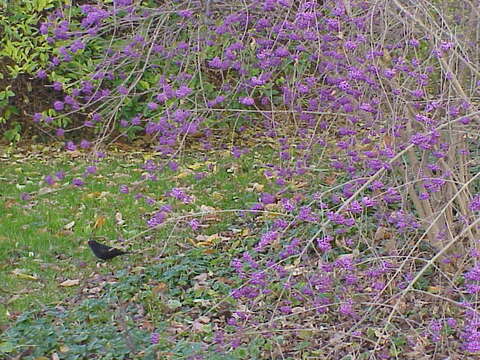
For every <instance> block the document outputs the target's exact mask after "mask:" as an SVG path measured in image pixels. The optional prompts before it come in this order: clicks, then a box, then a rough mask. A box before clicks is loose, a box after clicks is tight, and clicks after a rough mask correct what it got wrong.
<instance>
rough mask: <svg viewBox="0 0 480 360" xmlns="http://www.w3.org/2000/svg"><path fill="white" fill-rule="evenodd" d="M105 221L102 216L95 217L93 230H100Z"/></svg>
mask: <svg viewBox="0 0 480 360" xmlns="http://www.w3.org/2000/svg"><path fill="white" fill-rule="evenodd" d="M106 221H107V218H106V217H105V216H103V215H100V216H97V218H96V219H95V224H93V228H94V229H98V228H101V227H102V226H103V225H105V222H106Z"/></svg>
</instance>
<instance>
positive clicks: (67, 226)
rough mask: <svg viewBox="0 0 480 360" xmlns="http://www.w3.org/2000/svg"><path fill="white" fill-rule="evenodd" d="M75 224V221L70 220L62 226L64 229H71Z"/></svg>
mask: <svg viewBox="0 0 480 360" xmlns="http://www.w3.org/2000/svg"><path fill="white" fill-rule="evenodd" d="M74 226H75V221H70V222H69V223H68V224H67V225H65V226H64V227H63V229H64V230H71V229H72V228H73V227H74Z"/></svg>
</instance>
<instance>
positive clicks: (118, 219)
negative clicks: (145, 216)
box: [115, 211, 125, 225]
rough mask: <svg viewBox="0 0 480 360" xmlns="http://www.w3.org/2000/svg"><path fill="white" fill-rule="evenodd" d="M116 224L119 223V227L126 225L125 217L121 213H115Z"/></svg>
mask: <svg viewBox="0 0 480 360" xmlns="http://www.w3.org/2000/svg"><path fill="white" fill-rule="evenodd" d="M115 222H116V223H117V225H123V224H125V220H123V215H122V213H121V212H120V211H119V212H117V213H115Z"/></svg>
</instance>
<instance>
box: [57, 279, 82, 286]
mask: <svg viewBox="0 0 480 360" xmlns="http://www.w3.org/2000/svg"><path fill="white" fill-rule="evenodd" d="M78 284H80V279H69V280H65V281H64V282H62V283H60V286H63V287H71V286H77V285H78Z"/></svg>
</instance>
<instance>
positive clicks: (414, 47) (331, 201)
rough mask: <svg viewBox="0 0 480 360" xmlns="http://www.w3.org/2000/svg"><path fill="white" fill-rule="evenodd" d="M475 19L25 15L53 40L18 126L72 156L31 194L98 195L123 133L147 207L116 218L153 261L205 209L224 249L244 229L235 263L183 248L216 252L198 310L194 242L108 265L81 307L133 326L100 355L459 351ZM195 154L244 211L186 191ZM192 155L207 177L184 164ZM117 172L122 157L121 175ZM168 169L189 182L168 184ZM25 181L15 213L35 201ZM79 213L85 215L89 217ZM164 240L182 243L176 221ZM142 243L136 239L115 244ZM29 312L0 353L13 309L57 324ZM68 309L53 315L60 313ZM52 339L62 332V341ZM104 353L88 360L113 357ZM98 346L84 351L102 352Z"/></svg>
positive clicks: (305, 11) (468, 297)
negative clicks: (77, 159)
mask: <svg viewBox="0 0 480 360" xmlns="http://www.w3.org/2000/svg"><path fill="white" fill-rule="evenodd" d="M478 15H479V14H478V8H477V6H475V4H474V3H473V2H470V1H466V2H462V3H458V4H457V3H451V2H448V1H440V0H438V1H415V2H410V1H397V0H394V1H375V2H368V1H350V0H344V1H328V0H326V1H322V2H318V1H297V2H292V1H288V0H264V1H254V0H251V1H250V0H248V1H244V2H241V3H239V2H233V1H231V2H230V1H222V2H218V1H205V2H193V1H192V2H184V1H169V2H163V3H161V4H159V3H158V2H155V1H139V2H134V1H130V0H114V1H112V2H100V3H91V4H90V3H88V2H87V3H85V4H81V5H79V6H69V5H65V6H58V7H56V8H55V10H54V11H52V12H51V13H50V14H49V15H48V17H47V20H45V22H43V23H41V24H39V29H40V32H41V33H42V34H43V35H44V36H45V37H46V39H47V40H48V42H49V43H51V44H55V46H56V49H55V50H54V51H53V53H52V54H51V58H50V62H49V65H48V66H47V67H46V68H39V69H36V75H35V76H36V77H37V78H40V79H43V80H44V81H45V82H46V83H47V86H48V87H49V88H50V89H51V90H52V94H54V95H53V97H54V99H53V100H52V104H51V107H50V108H38V109H36V110H35V112H34V113H32V114H31V116H32V122H33V123H34V124H36V126H38V128H39V129H41V131H42V132H43V133H44V134H46V135H47V136H51V137H56V138H60V139H63V140H64V143H65V151H66V154H70V155H72V154H77V153H81V154H84V153H85V154H86V153H88V154H90V155H89V158H88V159H89V161H90V163H88V164H87V163H84V166H83V167H82V166H79V165H77V164H72V165H71V166H69V167H66V168H64V169H63V171H64V172H65V174H68V175H64V174H61V175H60V176H59V175H58V174H55V172H58V171H59V170H56V169H55V170H53V169H52V170H51V171H50V172H49V173H45V174H43V176H44V183H46V184H48V186H50V187H52V186H55V184H58V183H62V185H63V186H70V187H71V188H77V190H79V189H85V188H86V187H89V186H90V187H94V186H97V185H95V184H96V183H98V181H99V179H98V176H96V174H97V171H98V167H99V165H98V164H101V163H104V162H105V161H108V160H107V159H108V158H109V151H108V150H109V149H111V146H112V145H113V144H116V143H118V142H119V141H122V142H128V141H131V142H133V143H134V144H136V145H137V146H140V145H141V146H147V147H149V148H151V149H153V150H154V151H155V153H154V155H152V156H150V157H148V158H144V159H143V160H144V161H142V162H141V164H138V168H137V172H136V174H137V177H131V178H128V179H125V180H124V181H123V183H122V184H119V185H118V186H119V192H120V193H122V194H133V193H135V197H134V199H135V201H138V200H140V199H144V200H145V201H147V202H148V200H147V199H150V198H152V199H153V201H150V206H151V207H152V209H151V210H150V211H149V212H148V213H147V214H145V213H143V211H138V213H137V214H136V216H135V215H134V216H132V218H135V220H132V222H133V223H135V224H136V225H135V226H134V227H133V230H132V234H129V236H123V234H122V237H124V238H125V239H126V240H125V242H126V243H128V244H129V245H130V244H135V247H136V248H137V247H138V249H142V248H143V247H145V248H146V249H152V248H153V252H154V253H155V251H154V250H155V249H157V250H158V249H159V246H158V245H157V246H154V245H153V244H161V238H162V234H163V233H162V231H165V229H170V226H171V224H177V225H178V224H182V223H186V224H188V227H189V228H190V230H193V231H198V230H199V229H202V226H203V225H204V223H203V222H204V221H205V219H208V217H212V216H219V214H222V216H223V215H225V214H228V218H227V219H228V221H227V222H230V223H231V224H232V225H233V224H242V226H237V227H234V229H235V230H231V231H232V232H233V234H237V237H238V234H243V233H244V231H247V230H245V228H246V229H248V231H247V232H246V233H245V234H251V235H252V237H251V238H249V240H248V241H245V242H242V246H241V251H240V250H239V251H238V253H237V252H236V251H235V249H238V246H234V244H235V241H234V238H235V237H236V236H224V235H223V237H222V235H220V234H219V233H218V232H215V233H210V234H206V235H205V234H203V236H205V237H202V236H200V237H197V240H198V239H199V241H200V243H203V245H208V244H209V243H215V241H219V240H220V241H221V243H222V246H224V247H223V248H222V250H223V251H225V253H226V254H230V257H231V259H229V256H224V257H223V258H222V257H221V256H220V257H219V256H217V257H216V256H213V255H214V254H208V252H207V255H212V256H213V257H212V259H211V261H212V262H213V263H215V264H216V265H215V266H218V272H219V274H221V275H220V276H219V277H217V279H216V280H219V279H222V280H221V281H220V283H223V285H219V284H217V286H218V288H216V289H215V291H216V293H215V295H214V296H213V295H212V294H210V295H209V296H210V297H208V298H204V299H198V298H197V299H196V300H200V301H196V302H192V304H194V305H195V306H193V305H192V304H188V306H187V305H186V304H185V301H187V302H188V301H189V300H188V299H187V298H188V297H187V298H185V294H184V292H187V293H188V292H189V291H193V292H194V293H195V291H196V290H198V289H199V287H200V288H202V286H204V285H205V284H204V283H205V281H207V282H208V280H207V279H212V278H215V274H216V272H217V270H215V271H210V272H211V274H210V272H205V271H206V270H205V271H204V270H198V273H197V272H195V271H194V274H192V273H189V272H188V267H189V265H188V264H189V262H192V263H195V261H197V260H195V259H198V254H197V253H195V251H193V252H190V250H188V249H184V250H185V251H184V255H182V254H181V253H182V251H180V250H179V252H180V255H179V254H177V253H171V252H167V253H164V252H160V254H161V255H162V256H160V258H159V259H161V261H160V264H163V262H166V263H167V264H171V266H172V268H171V269H170V271H171V272H169V271H165V269H164V268H161V266H163V265H157V266H160V269H159V268H157V267H155V265H151V264H148V266H147V264H146V266H145V269H143V270H142V271H140V273H141V274H136V271H137V270H138V269H137V270H135V269H136V268H127V269H126V270H125V269H123V272H122V271H120V272H119V273H118V275H114V281H113V282H114V283H115V284H114V285H112V286H108V287H105V288H102V289H100V291H99V296H98V299H97V301H99V302H94V303H91V302H89V300H86V302H85V303H82V304H83V305H82V306H87V308H88V306H90V305H89V304H92V305H91V306H93V307H95V306H98V309H100V310H98V312H99V313H101V312H102V311H104V309H105V308H113V309H118V311H117V310H114V311H113V312H114V313H120V315H118V314H117V316H116V317H115V318H114V321H113V320H112V319H108V320H112V321H111V322H112V323H113V325H114V326H117V329H120V331H123V332H124V333H126V334H129V333H131V334H132V335H131V336H130V337H129V336H127V337H126V338H125V344H124V345H122V346H119V348H118V349H119V352H118V353H115V355H112V354H113V353H111V354H110V355H108V356H112V357H113V358H122V357H123V358H129V357H134V356H137V357H138V356H147V355H146V354H147V353H148V356H157V357H160V358H161V357H162V356H170V357H172V358H189V357H190V358H214V357H215V356H216V357H218V358H245V359H250V358H259V359H263V358H265V359H283V358H291V359H297V358H320V359H348V358H358V359H389V358H392V359H393V358H406V359H408V358H412V359H421V358H425V359H429V358H447V357H452V358H455V357H459V358H475V356H478V352H479V351H480V333H479V330H478V324H479V319H480V318H479V314H478V306H477V304H478V302H477V293H478V291H479V289H480V287H479V284H478V281H479V280H480V279H479V275H478V272H479V267H478V266H479V265H478V257H479V252H478V241H479V240H480V239H479V226H478V224H479V222H480V218H479V211H480V193H479V191H480V190H479V188H480V181H479V177H480V171H479V170H480V162H479V152H480V147H479V146H478V143H479V142H478V140H479V139H478V137H479V114H480V112H479V109H478V95H479V90H480V77H479V67H478V65H479V64H480V61H479V60H480V53H479V49H478V36H479V33H480V26H479V23H478V18H479V17H478ZM213 150H218V151H221V152H223V153H228V154H229V156H230V157H231V166H229V167H228V168H226V169H225V172H222V173H221V174H222V175H224V176H226V175H225V174H234V177H236V176H239V177H240V178H241V175H242V174H243V175H245V174H246V175H247V177H250V178H249V179H248V180H247V182H248V183H249V184H251V185H250V186H249V188H250V189H253V193H256V194H257V195H258V196H256V198H255V199H251V197H249V201H240V202H238V206H235V207H232V206H228V205H229V204H228V203H222V200H221V199H222V194H221V192H220V195H218V194H217V195H214V194H215V191H214V192H213V193H208V196H207V197H205V196H203V197H201V196H200V194H198V195H197V194H195V193H194V189H195V186H194V185H196V184H197V183H198V184H200V185H201V183H202V181H205V180H206V179H209V176H208V174H209V172H212V171H214V170H215V163H216V162H217V159H218V158H217V157H216V155H214V154H218V152H216V151H213ZM270 150H271V151H270ZM192 151H194V152H195V153H196V156H198V157H200V158H201V159H202V160H201V162H202V163H203V164H204V165H195V166H193V168H192V169H190V171H187V170H185V169H188V168H186V167H185V164H186V163H188V159H191V158H190V156H191V154H192ZM212 151H213V153H212ZM272 153H273V154H272ZM66 156H68V155H66ZM253 159H254V160H255V161H253ZM128 160H129V158H126V159H125V160H124V161H123V162H122V163H123V164H124V166H127V167H128V166H130V164H133V165H135V161H128ZM257 160H258V161H257ZM209 162H210V163H209ZM207 163H208V165H205V164H207ZM198 166H200V167H202V166H204V168H202V170H201V171H199V168H197V167H198ZM45 170H46V169H45ZM227 170H228V171H227ZM108 172H109V173H110V174H113V172H115V173H117V170H114V169H111V170H109V171H108ZM123 172H124V169H123V168H122V169H120V170H119V171H118V173H119V174H123ZM171 173H173V174H176V175H169V174H171ZM254 174H255V175H254ZM138 175H139V177H138ZM167 175H168V176H177V177H178V178H179V179H182V178H185V177H187V178H189V179H190V181H192V184H193V185H190V186H187V187H184V186H178V185H177V184H169V183H168V182H166V178H165V176H167ZM64 176H67V180H65V179H64ZM257 177H258V178H257ZM111 178H115V175H111ZM260 179H261V180H260ZM210 180H211V181H212V182H210V183H208V184H209V185H208V186H209V187H210V188H215V187H219V188H222V187H223V186H227V185H230V186H231V188H230V189H231V190H230V191H231V192H232V193H233V192H236V191H237V190H238V191H239V192H242V191H241V188H242V187H241V186H240V187H238V186H235V185H234V184H235V183H234V182H232V179H231V178H228V177H226V178H224V179H223V180H221V179H220V178H217V179H216V180H215V178H213V179H212V178H210ZM154 184H158V185H157V186H159V187H160V188H161V189H162V190H161V195H160V194H158V193H157V192H156V191H155V185H154ZM31 185H32V186H31V188H29V189H28V192H25V194H23V200H22V201H29V200H28V198H29V197H33V198H35V197H36V196H45V197H47V198H49V195H50V194H49V193H48V192H47V193H46V194H44V193H45V190H43V191H42V189H41V188H40V189H34V186H33V184H31ZM232 185H233V186H232ZM165 187H168V189H167V188H165ZM82 191H83V190H82ZM100 193H101V191H100ZM235 197H237V198H242V197H241V196H240V195H235V196H233V197H231V199H234V198H235ZM130 198H132V197H131V196H130ZM57 201H59V200H57ZM131 201H132V200H131ZM171 201H173V202H176V203H178V204H183V206H184V207H185V208H184V209H183V210H184V211H182V212H181V213H178V212H177V211H176V210H177V208H176V207H175V206H174V205H172V204H171V203H170V202H171ZM97 206H98V205H95V204H91V206H90V207H89V206H86V209H85V211H84V212H90V214H89V218H90V219H91V218H92V216H93V215H94V213H95V209H96V207H97ZM135 206H140V205H138V204H137V203H135ZM131 207H133V205H132V206H131ZM197 210H199V211H197ZM12 211H13V210H12ZM104 217H105V218H106V216H104ZM110 217H111V215H110ZM114 217H115V215H114ZM97 219H99V218H97ZM140 220H141V221H143V223H142V224H140V222H139V221H140ZM79 221H80V220H79ZM99 221H100V220H99ZM101 222H102V221H100V222H99V223H101ZM95 224H96V220H95V222H94V224H93V225H91V227H92V226H93V227H94V225H95ZM142 226H143V229H141V227H142ZM97 227H100V225H97ZM89 230H90V229H89ZM170 231H171V232H172V233H173V234H175V235H177V236H178V237H179V239H181V238H183V239H184V238H188V235H187V233H183V232H179V231H178V230H177V226H174V227H173V230H170ZM138 234H141V235H138ZM146 234H148V237H149V238H148V239H147V240H148V241H147V240H146V241H145V243H142V242H138V241H134V240H135V239H137V240H138V239H139V238H140V239H144V236H145V235H146ZM85 235H86V234H85ZM118 236H119V235H118V234H117V237H118ZM224 238H226V239H224ZM229 250H231V252H228V251H229ZM158 254H159V253H158V252H157V255H156V256H157V257H158V256H159V255H158ZM163 255H168V256H165V257H164V256H163ZM204 255H205V254H204ZM217 255H218V254H217ZM185 259H188V261H185ZM208 259H209V258H208V257H205V258H204V259H201V258H200V260H203V261H207V262H208V261H209V260H208ZM226 259H228V261H227V262H225V260H226ZM227 263H228V266H227ZM197 265H198V266H199V268H202V266H203V267H205V266H207V268H208V266H211V263H209V265H205V263H202V261H199V262H198V263H197ZM192 268H195V266H192ZM173 269H176V270H173ZM215 269H217V268H215ZM220 269H221V270H220ZM165 273H166V274H165ZM189 274H190V275H194V276H193V277H191V276H190V275H189ZM205 274H207V275H205ZM24 275H25V274H24ZM172 279H175V280H172ZM192 279H193V280H192ZM169 281H173V282H171V283H169ZM202 283H203V285H202ZM147 285H152V286H151V287H152V289H148V286H147ZM145 286H146V287H147V288H145ZM209 286H210V285H209ZM134 289H136V290H134ZM154 289H156V290H154ZM165 289H167V290H166V291H165ZM151 293H152V294H154V295H155V296H154V297H153V298H152V297H151V295H152V294H151ZM165 297H167V298H168V299H165ZM127 300H128V301H127ZM164 300H165V301H164ZM139 303H140V304H141V305H142V306H140V305H139ZM130 305H131V306H130ZM177 305H178V306H177ZM129 306H130V308H129ZM135 308H136V310H135ZM102 309H103V310H102ZM138 309H141V310H138ZM178 309H181V311H179V312H178V313H175V310H178ZM61 310H62V311H63V309H61ZM220 310H221V311H220ZM48 311H50V310H48ZM48 311H47V312H45V311H44V312H43V313H35V314H33V315H32V314H30V315H28V314H27V315H26V317H22V318H21V319H20V321H19V322H18V323H16V324H14V325H12V326H11V328H10V329H9V331H8V332H7V333H6V334H7V335H6V337H5V340H4V344H7V345H4V346H3V347H4V349H6V350H4V352H5V353H8V354H9V355H11V356H15V355H16V354H18V352H19V351H23V350H22V347H24V346H26V345H27V344H30V345H32V342H34V341H35V340H34V339H35V336H42V335H35V333H34V335H33V336H30V337H29V336H25V331H27V330H28V329H29V326H28V325H27V326H25V321H30V322H31V321H32V317H33V318H35V321H40V322H42V321H46V322H47V323H49V324H51V326H58V324H63V323H62V321H57V324H55V319H57V318H59V317H60V316H61V315H59V314H58V313H55V314H56V315H51V314H52V313H51V312H50V313H49V312H48ZM54 311H58V309H56V310H54ZM78 311H80V313H82V311H81V310H78V308H76V307H75V306H71V307H69V308H68V309H67V310H65V311H63V313H65V314H66V316H67V317H68V316H73V317H74V318H78V316H79V315H75V314H78ZM135 311H137V312H139V311H140V312H141V314H142V316H144V315H145V314H146V317H144V318H146V319H148V320H146V321H147V325H146V326H143V327H142V326H140V325H139V324H135V321H134V319H135ZM170 312H173V315H172V316H167V317H165V314H164V313H168V314H170ZM49 314H50V315H49ZM122 314H124V315H122ZM212 314H216V315H215V316H213V315H212ZM217 315H218V316H217ZM220 315H221V316H220ZM70 321H73V320H70ZM22 323H23V324H24V325H23V328H22ZM93 323H95V321H94V322H93ZM187 323H189V325H188V326H187V325H186V324H187ZM102 324H103V323H102ZM107 325H108V324H107ZM110 325H112V324H110ZM43 327H44V326H43ZM139 329H140V330H139ZM175 329H176V330H175ZM51 331H53V332H55V331H54V330H51ZM85 331H86V334H87V335H86V337H81V338H80V340H78V344H80V345H81V346H84V347H88V346H89V344H91V340H89V338H88V336H89V335H88V334H90V333H91V332H92V331H93V330H92V329H91V328H90V329H87V330H85ZM102 331H103V330H102ZM104 332H105V333H109V332H111V333H112V334H113V333H114V332H115V331H114V329H113V328H108V329H107V330H104ZM64 333H65V334H67V335H65V338H66V339H68V340H62V341H66V342H67V343H68V344H70V343H71V342H72V341H75V340H71V338H70V333H69V330H68V329H67V330H65V332H64ZM149 333H150V335H151V338H150V339H148V336H147V335H148V334H149ZM20 338H23V339H28V341H27V342H26V343H21V342H20V340H19V339H20ZM113 338H114V335H112V339H113ZM106 341H107V343H108V341H109V340H108V339H107V340H106ZM111 341H113V340H111ZM115 341H118V340H115ZM107 343H102V345H100V347H99V348H102V349H104V350H105V349H112V352H113V351H114V350H113V349H114V346H110V345H108V346H107V345H106V344H107ZM68 344H66V345H65V346H67V348H68V349H70V348H71V347H70V346H69V345H68ZM108 344H110V343H108ZM62 345H63V342H59V341H58V340H56V341H55V342H53V344H52V345H51V346H50V347H48V348H42V349H40V348H37V349H29V348H28V346H27V348H28V349H29V351H32V353H34V354H35V356H39V355H45V354H48V355H50V354H51V353H55V354H57V353H59V352H61V353H62V354H64V355H65V357H68V356H71V357H72V358H74V356H76V355H75V354H76V353H75V352H69V351H61V346H62ZM141 347H142V348H143V349H142V350H140V348H141ZM99 348H91V349H88V351H89V352H91V354H92V356H93V357H95V356H100V355H99V354H98V351H99V350H98V349H99ZM122 349H123V350H122ZM64 350H65V349H64ZM35 351H36V352H35ZM142 351H144V353H141V352H142ZM140 353H141V354H140ZM105 354H109V351H108V350H106V351H104V353H103V355H101V356H107V355H105ZM32 356H34V355H32Z"/></svg>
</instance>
